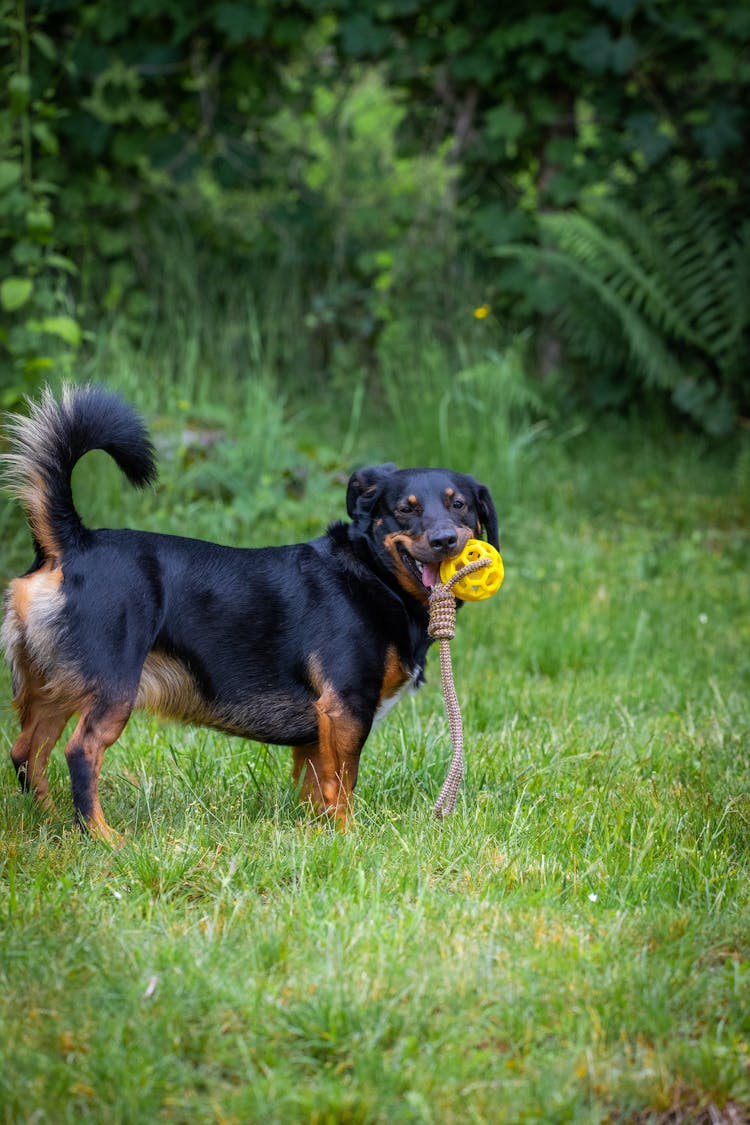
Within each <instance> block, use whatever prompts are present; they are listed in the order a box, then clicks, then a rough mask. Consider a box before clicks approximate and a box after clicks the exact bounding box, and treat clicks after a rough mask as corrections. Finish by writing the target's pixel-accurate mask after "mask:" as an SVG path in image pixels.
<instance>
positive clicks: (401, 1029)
mask: <svg viewBox="0 0 750 1125" xmlns="http://www.w3.org/2000/svg"><path fill="white" fill-rule="evenodd" d="M380 452H381V453H382V455H383V456H385V455H387V453H388V450H387V449H386V448H385V447H384V448H383V449H382V450H381V451H380ZM355 456H356V454H355V453H353V454H352V460H354V459H355ZM524 465H525V467H524V469H523V472H522V473H521V475H520V477H519V479H518V481H517V483H516V487H515V491H514V495H513V499H512V502H510V503H508V504H506V503H504V497H503V495H501V494H499V492H498V490H497V488H494V485H495V482H494V481H493V480H492V479H491V474H490V479H487V470H486V468H485V469H484V470H483V476H484V477H485V479H487V483H489V484H490V485H493V488H494V491H495V499H496V501H497V503H498V507H499V509H500V510H501V513H502V518H501V532H502V547H503V556H504V560H505V566H506V581H505V585H504V587H503V589H502V591H501V592H500V593H499V594H498V595H497V597H495V598H493V599H492V600H491V601H489V602H486V603H480V604H476V605H469V606H467V607H465V608H464V609H463V610H462V611H461V614H460V616H459V623H458V634H457V636H456V639H455V641H454V642H453V644H452V654H453V666H454V673H455V679H456V685H457V689H458V693H459V698H460V700H461V704H462V710H463V718H464V727H465V741H466V756H467V776H466V778H465V781H464V784H463V786H462V789H461V792H460V794H459V800H458V803H457V807H456V812H455V814H454V815H453V816H452V817H451V818H449V819H447V820H445V821H444V822H440V821H438V820H436V819H435V818H434V816H433V814H432V803H433V802H434V799H435V797H436V796H437V793H438V791H439V789H440V786H441V784H442V781H443V778H444V776H445V771H446V769H447V766H448V761H449V758H450V742H449V737H448V731H447V723H446V719H445V714H444V710H443V701H442V696H441V691H440V677H439V670H438V667H437V653H436V652H434V651H433V652H432V654H431V658H430V662H429V668H428V683H427V685H426V686H425V687H424V688H423V690H422V691H421V692H420V693H419V694H418V695H417V696H415V697H413V698H410V699H408V700H406V701H405V702H403V703H402V704H401V705H400V706H399V707H398V708H397V709H396V710H395V711H394V712H392V713H391V715H390V716H389V717H388V718H387V719H386V720H385V721H384V722H383V723H382V724H381V726H380V727H378V729H377V730H376V731H375V732H374V733H373V735H372V736H371V738H370V740H369V742H368V745H367V747H366V749H365V753H364V757H363V767H362V770H361V774H360V782H359V786H358V806H357V816H356V824H355V826H354V827H353V828H352V830H351V831H349V832H347V833H345V834H342V833H340V832H339V831H337V830H336V829H335V828H333V827H332V826H331V825H329V824H328V823H321V822H316V821H313V820H312V819H311V816H310V814H309V813H308V812H307V811H306V810H304V809H301V808H300V807H298V805H297V804H296V802H295V800H294V795H293V793H292V791H291V788H290V784H289V772H290V766H291V761H290V755H289V753H288V751H285V750H280V749H273V748H267V747H263V746H258V745H255V744H249V743H242V742H240V741H238V740H231V739H229V738H226V737H223V736H220V735H216V734H213V733H210V732H206V731H199V730H188V729H184V728H178V727H175V726H169V725H164V724H160V723H158V722H157V721H156V720H153V719H151V718H150V717H145V716H139V717H137V718H136V719H134V720H133V721H132V722H131V724H130V725H129V726H128V728H127V730H126V732H125V734H124V736H123V737H122V739H121V740H120V742H119V743H118V744H117V745H116V746H115V747H113V748H112V749H111V750H110V751H109V752H108V754H107V757H106V759H105V765H104V770H103V775H102V802H103V805H104V809H105V813H106V815H107V819H108V820H109V821H110V823H111V824H112V825H113V826H114V827H115V828H117V829H118V830H119V831H121V832H123V833H124V835H125V841H124V844H123V846H122V847H121V848H120V849H119V850H117V851H111V850H109V849H108V848H107V847H106V846H104V845H102V844H99V843H96V842H93V841H90V840H87V839H84V838H82V837H81V835H80V834H79V833H78V832H77V831H76V830H75V829H73V828H72V827H70V821H71V804H70V796H69V787H68V780H67V771H66V767H65V762H64V759H63V756H62V754H61V753H60V752H59V751H57V752H56V753H55V754H54V755H53V760H52V764H51V774H50V775H51V787H52V792H53V794H54V796H55V799H56V801H57V805H58V808H59V817H57V818H53V819H51V820H45V819H44V817H43V815H42V814H41V813H40V812H39V811H37V809H36V808H35V807H34V805H33V802H31V801H30V800H29V799H28V798H26V797H24V796H22V795H21V793H20V792H19V791H17V787H16V782H15V778H14V776H13V773H12V770H11V767H10V763H9V760H8V758H7V749H8V748H9V747H10V744H11V742H12V740H13V738H14V731H15V720H14V718H13V716H12V712H11V709H10V706H9V696H10V686H9V682H8V677H7V675H6V674H3V678H2V684H1V685H0V695H1V697H2V701H3V702H2V710H1V711H0V734H1V741H2V744H3V756H4V758H5V760H4V761H3V762H2V764H0V821H1V824H2V828H1V832H2V850H1V851H0V1042H1V1043H2V1044H4V1047H3V1051H2V1054H3V1062H2V1064H0V1120H3V1121H5V1122H9V1123H10V1122H13V1123H16V1122H34V1123H40V1122H54V1123H55V1125H58V1123H62V1122H68V1121H70V1122H74V1121H75V1122H80V1121H95V1122H106V1123H107V1125H110V1123H139V1122H155V1121H163V1122H184V1123H193V1122H196V1123H203V1122H206V1123H209V1122H216V1123H218V1122H223V1123H229V1122H237V1123H245V1122H264V1123H267V1125H272V1123H277V1122H278V1123H289V1125H292V1123H297V1122H310V1123H313V1122H315V1123H320V1125H324V1123H330V1125H338V1123H344V1122H350V1123H363V1125H364V1123H368V1125H369V1123H372V1125H375V1123H396V1122H413V1123H423V1122H424V1123H428V1122H432V1123H436V1125H444V1123H445V1125H448V1123H454V1122H455V1123H457V1125H458V1123H462V1125H463V1123H464V1122H513V1123H516V1122H518V1123H526V1122H553V1123H557V1122H568V1121H570V1122H591V1123H594V1122H609V1123H617V1125H619V1123H625V1122H635V1123H639V1125H641V1123H645V1122H658V1123H664V1125H666V1123H667V1122H672V1123H677V1122H700V1121H706V1122H709V1121H712V1122H720V1121H725V1122H727V1123H732V1125H739V1123H743V1122H747V1121H750V871H749V869H748V856H749V854H750V853H749V843H750V693H748V686H749V680H750V660H749V658H748V654H749V653H750V571H749V568H748V558H749V557H750V553H749V551H748V547H749V546H750V543H749V540H750V520H749V516H750V504H749V502H748V490H747V475H748V474H747V456H746V455H745V456H744V459H743V457H740V458H739V460H738V459H737V458H736V456H734V455H730V454H729V453H728V452H727V451H726V450H721V451H711V450H710V449H707V448H705V447H704V446H703V445H702V444H701V445H699V444H697V442H696V439H695V438H694V437H691V436H689V435H688V436H684V435H683V436H671V437H668V438H667V437H664V436H660V435H659V434H658V433H657V434H655V433H654V432H653V431H650V432H642V431H639V430H638V429H637V427H636V425H635V424H633V425H632V426H630V427H628V426H624V425H622V424H618V425H615V424H611V425H608V424H602V426H601V427H600V428H599V429H598V430H597V431H596V432H592V433H582V434H579V435H578V436H575V435H573V436H569V438H568V440H567V441H565V442H562V441H561V442H560V443H558V444H555V443H554V442H550V443H549V444H548V445H547V446H545V445H544V443H542V444H541V445H540V446H539V447H538V448H537V449H536V452H535V454H534V456H533V457H530V458H529V459H528V462H525V463H524ZM462 467H463V466H462ZM330 496H338V500H337V501H336V502H337V503H338V504H339V508H338V509H336V508H335V504H334V510H330V504H331V500H330V498H329V496H328V495H327V496H326V504H327V505H329V507H327V508H326V510H325V512H324V514H323V515H322V516H321V519H320V526H319V527H318V528H312V530H310V523H311V520H312V516H311V506H310V504H308V503H305V502H304V501H300V502H299V525H298V526H299V528H300V529H304V530H303V531H301V534H304V535H308V534H315V533H316V532H317V531H322V530H323V528H324V526H325V523H326V522H327V521H328V520H330V519H333V518H339V517H341V516H343V514H344V513H343V491H342V489H340V488H339V490H338V492H335V491H334V490H333V488H331V490H330ZM128 503H129V505H130V507H129V510H128V516H129V518H132V520H133V521H134V522H139V521H140V525H141V526H145V525H146V524H147V518H146V515H147V512H148V509H149V500H148V497H144V496H142V495H141V496H138V497H136V498H135V500H132V501H130V500H129V501H128ZM318 510H320V509H319V508H318V507H316V508H315V509H314V512H317V511H318ZM314 512H313V515H314ZM290 518H293V516H292V517H290Z"/></svg>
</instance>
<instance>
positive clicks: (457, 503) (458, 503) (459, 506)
mask: <svg viewBox="0 0 750 1125" xmlns="http://www.w3.org/2000/svg"><path fill="white" fill-rule="evenodd" d="M451 507H452V508H454V509H455V511H457V512H463V511H464V509H465V508H466V501H465V500H460V499H459V498H458V497H456V499H455V500H454V501H453V504H452V505H451Z"/></svg>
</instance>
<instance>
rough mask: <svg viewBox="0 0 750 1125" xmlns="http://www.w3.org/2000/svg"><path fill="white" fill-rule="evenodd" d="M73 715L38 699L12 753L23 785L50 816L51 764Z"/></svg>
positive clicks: (54, 704) (51, 803)
mask: <svg viewBox="0 0 750 1125" xmlns="http://www.w3.org/2000/svg"><path fill="white" fill-rule="evenodd" d="M70 715H71V712H70V711H68V710H67V708H61V706H60V704H59V703H57V702H55V701H50V700H41V701H40V700H38V699H35V700H34V701H33V703H32V704H31V706H30V707H29V709H28V717H27V718H26V720H25V721H24V723H23V726H22V728H21V733H20V734H19V736H18V738H17V739H16V741H15V742H14V744H13V747H12V749H11V752H10V756H11V760H12V762H13V765H14V766H15V769H16V772H17V774H18V777H19V781H20V782H21V784H22V785H23V787H24V788H25V789H30V790H31V791H32V792H33V793H34V796H35V797H36V799H37V801H38V802H39V804H40V805H41V806H42V808H44V809H45V810H46V811H47V812H52V811H53V810H54V805H53V802H52V799H51V797H50V796H49V782H48V780H47V763H48V762H49V757H50V754H51V753H52V750H53V748H54V746H55V743H56V742H57V740H58V738H59V737H60V735H61V734H62V732H63V728H64V727H65V724H66V723H67V721H68V719H69V718H70Z"/></svg>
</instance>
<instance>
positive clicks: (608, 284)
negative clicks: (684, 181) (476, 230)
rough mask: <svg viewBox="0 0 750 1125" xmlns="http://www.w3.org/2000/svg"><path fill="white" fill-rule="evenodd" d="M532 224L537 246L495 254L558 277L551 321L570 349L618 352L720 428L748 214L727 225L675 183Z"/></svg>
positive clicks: (743, 333) (740, 353) (734, 348)
mask: <svg viewBox="0 0 750 1125" xmlns="http://www.w3.org/2000/svg"><path fill="white" fill-rule="evenodd" d="M539 225H540V233H541V236H542V245H541V246H535V247H532V246H529V245H525V244H510V245H506V246H502V247H499V248H498V249H497V251H496V254H497V256H498V257H501V258H515V259H519V260H521V261H524V262H525V263H527V264H528V265H531V266H533V267H534V268H536V269H537V270H538V271H539V272H540V273H542V274H544V275H546V276H548V277H552V278H556V279H558V281H559V282H560V285H559V289H558V291H557V295H558V298H559V305H558V311H557V314H556V316H555V321H556V324H557V326H558V329H559V331H560V332H561V334H562V335H563V336H564V337H565V338H566V339H567V342H568V345H569V347H570V349H571V351H572V352H573V354H575V355H577V356H578V357H579V358H582V359H584V360H587V361H589V362H590V363H591V364H594V365H599V364H602V363H604V364H605V365H607V366H608V367H609V370H610V373H611V374H612V375H616V374H617V372H618V370H619V371H622V368H623V366H624V364H625V362H626V359H625V357H626V358H627V360H628V361H629V365H630V366H632V369H633V372H634V373H635V374H637V376H638V377H639V378H640V379H641V380H642V381H643V382H644V383H645V384H647V385H649V386H653V387H658V388H661V389H662V390H665V391H668V392H670V393H671V394H672V398H673V401H674V402H675V403H676V404H677V405H678V406H679V407H680V408H681V409H683V410H685V411H687V412H688V413H690V414H692V415H693V416H694V417H695V418H696V419H697V420H698V421H699V422H700V423H701V424H702V425H703V426H704V427H705V428H706V429H708V430H715V431H719V430H723V429H724V428H726V427H727V425H728V424H729V421H730V420H731V419H733V417H734V416H735V415H736V409H735V410H733V409H732V408H731V406H730V404H731V402H732V400H734V402H735V405H739V404H740V402H741V400H742V397H743V394H744V395H745V396H746V395H747V388H746V379H745V374H746V371H747V368H748V366H749V365H750V357H749V356H748V350H749V348H748V331H747V330H748V327H750V304H749V302H748V293H749V292H750V222H746V223H745V224H744V225H743V226H742V227H741V228H740V230H739V231H738V232H737V233H736V234H735V233H734V232H732V231H731V230H730V229H729V227H728V221H727V218H726V216H725V214H724V213H723V212H722V211H720V210H718V209H717V208H715V207H713V206H711V205H708V204H707V203H705V201H704V200H703V199H702V198H701V195H700V193H699V192H698V191H697V190H693V191H690V192H689V191H687V190H678V191H675V192H674V194H673V195H672V196H670V197H669V198H664V199H655V200H652V201H651V202H650V203H649V205H648V207H646V208H644V209H643V210H642V211H636V210H634V209H633V208H631V207H628V206H626V205H625V204H623V203H622V202H620V201H618V200H617V199H613V198H610V199H607V200H598V201H597V202H596V203H593V204H590V205H589V206H588V207H587V208H581V209H579V210H576V211H568V212H552V213H547V214H544V215H542V216H540V219H539ZM581 317H583V318H584V320H585V322H586V323H585V324H583V325H582V324H581ZM613 332H614V333H615V334H616V335H617V336H619V339H618V340H616V341H613V339H612V333H613Z"/></svg>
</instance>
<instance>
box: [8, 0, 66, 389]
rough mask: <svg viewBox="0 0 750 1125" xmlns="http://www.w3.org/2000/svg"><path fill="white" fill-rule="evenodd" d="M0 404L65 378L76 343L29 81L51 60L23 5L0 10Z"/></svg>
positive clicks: (55, 149) (37, 97) (49, 98)
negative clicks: (0, 96) (1, 99)
mask: <svg viewBox="0 0 750 1125" xmlns="http://www.w3.org/2000/svg"><path fill="white" fill-rule="evenodd" d="M0 27H2V28H3V30H2V31H0V49H2V48H4V49H5V50H4V51H3V57H4V58H5V59H7V61H6V62H5V63H4V65H2V66H1V67H0V82H2V85H3V87H4V88H5V89H6V91H7V101H6V103H5V105H4V106H3V107H2V110H0V139H1V140H2V151H3V153H4V157H3V159H2V160H0V246H3V247H4V248H5V250H6V251H7V256H6V257H5V258H4V260H3V263H2V274H3V276H2V281H0V315H2V320H0V406H2V407H5V408H8V407H10V406H12V405H14V404H15V403H16V401H17V400H18V398H19V397H20V395H21V393H22V392H23V391H28V390H32V389H33V388H34V387H35V386H36V385H38V383H39V382H41V381H42V380H43V379H44V378H46V377H47V375H48V374H49V373H50V371H52V370H53V369H58V370H60V371H61V372H62V373H63V374H69V373H70V372H71V370H72V366H73V363H74V362H75V359H76V356H77V353H78V350H79V348H80V345H81V341H82V328H81V325H80V323H79V321H78V319H77V316H76V315H75V312H74V306H73V303H72V300H71V293H72V287H71V283H72V282H73V280H74V279H75V277H76V274H77V268H76V265H75V263H74V262H73V260H72V258H71V257H70V256H68V254H67V253H66V252H65V251H66V250H67V248H66V247H64V245H63V241H62V238H61V235H60V232H59V229H58V223H57V214H56V212H57V210H58V201H59V190H60V185H59V184H58V183H55V182H54V181H53V180H50V179H48V178H47V175H46V172H45V170H44V162H45V160H53V161H54V160H55V158H56V157H58V156H59V151H60V147H59V141H58V137H57V133H56V126H57V122H58V119H59V117H60V115H61V113H60V110H59V108H58V107H57V106H56V105H55V100H54V95H53V92H52V91H51V90H49V89H48V88H39V87H38V86H36V85H35V83H34V82H33V80H32V73H33V70H34V67H35V64H36V63H37V62H38V61H41V62H42V63H43V64H48V63H50V62H52V61H53V60H54V59H55V58H56V54H57V52H56V48H55V45H54V43H53V42H52V40H51V39H50V37H49V36H48V35H47V34H46V33H45V31H44V30H43V17H42V16H41V15H40V14H36V15H35V16H33V17H32V18H30V19H28V18H27V16H26V12H25V6H24V4H23V3H20V2H19V3H17V4H13V3H11V2H9V0H3V2H2V4H1V5H0Z"/></svg>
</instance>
